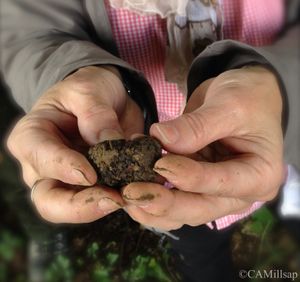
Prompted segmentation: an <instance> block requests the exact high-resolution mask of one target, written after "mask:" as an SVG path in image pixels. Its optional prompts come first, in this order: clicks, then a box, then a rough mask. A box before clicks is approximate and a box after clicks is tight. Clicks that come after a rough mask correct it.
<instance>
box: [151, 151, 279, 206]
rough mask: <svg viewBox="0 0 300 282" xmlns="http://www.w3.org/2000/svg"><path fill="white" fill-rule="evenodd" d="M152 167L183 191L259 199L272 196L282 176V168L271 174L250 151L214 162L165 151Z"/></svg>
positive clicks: (268, 167) (265, 165)
mask: <svg viewBox="0 0 300 282" xmlns="http://www.w3.org/2000/svg"><path fill="white" fill-rule="evenodd" d="M154 170H155V171H156V172H157V173H159V174H160V175H162V176H163V177H165V178H166V179H167V180H168V181H169V182H171V183H172V184H173V185H174V186H176V187H177V188H178V189H180V190H183V191H189V192H196V193H204V194H207V195H214V196H222V197H238V198H243V199H248V200H261V201H262V200H270V198H273V197H274V191H275V192H276V191H278V188H279V187H277V186H278V185H279V184H278V183H281V182H282V179H283V170H282V173H281V172H280V171H278V172H277V173H276V175H275V174H274V172H273V169H272V168H270V166H268V165H267V164H266V163H264V161H263V160H262V159H261V158H258V157H254V156H251V155H250V154H248V155H244V156H240V157H239V158H235V159H231V160H228V161H223V162H217V163H209V162H198V161H194V160H192V159H190V158H186V157H183V156H178V155H171V154H169V155H166V156H165V157H163V158H161V159H159V160H158V161H157V162H156V163H155V166H154ZM277 178H278V179H279V178H281V179H280V180H278V179H277Z"/></svg>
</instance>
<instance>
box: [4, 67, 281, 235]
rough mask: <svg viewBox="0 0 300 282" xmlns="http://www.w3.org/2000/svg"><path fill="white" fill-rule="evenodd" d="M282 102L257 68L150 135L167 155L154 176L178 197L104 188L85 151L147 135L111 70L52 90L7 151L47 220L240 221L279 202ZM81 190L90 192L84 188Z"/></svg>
mask: <svg viewBox="0 0 300 282" xmlns="http://www.w3.org/2000/svg"><path fill="white" fill-rule="evenodd" d="M281 112H282V101H281V95H280V90H279V87H278V84H277V81H276V78H275V77H274V75H273V74H272V73H271V72H270V71H268V70H267V69H265V68H263V67H259V66H252V67H246V68H242V69H236V70H230V71H227V72H224V73H222V74H221V75H219V76H217V77H216V78H212V79H209V80H207V81H205V82H203V83H202V84H201V85H200V86H199V87H198V88H197V89H196V90H195V91H194V93H193V94H192V96H191V98H190V100H189V101H188V104H187V106H186V108H185V111H184V114H183V115H181V116H180V117H178V118H176V119H174V120H171V121H167V122H163V123H157V124H153V125H152V126H151V128H150V134H151V135H152V136H154V137H156V138H157V139H158V140H159V141H160V142H161V143H162V145H163V147H164V148H165V149H166V150H167V151H169V152H170V154H167V155H166V156H164V157H163V158H161V159H160V160H158V161H157V162H156V164H155V168H154V169H155V171H156V172H157V173H159V174H161V175H162V176H163V177H165V178H166V179H167V180H168V181H169V182H170V183H172V184H173V185H174V186H175V187H176V188H177V189H166V188H165V187H164V186H162V185H159V184H154V183H131V184H129V185H127V186H126V187H124V188H123V189H122V192H121V193H119V192H117V191H116V190H114V189H110V188H107V187H102V186H99V185H97V184H95V183H96V178H97V176H96V173H95V171H94V169H93V168H92V166H91V165H90V164H89V162H88V161H87V160H86V158H85V157H84V154H83V152H85V151H86V148H87V146H88V145H93V144H96V143H98V142H100V141H103V140H106V139H115V138H121V137H125V138H130V137H131V136H132V135H133V134H135V133H142V132H143V124H144V120H143V115H142V113H141V111H140V109H139V107H138V106H137V105H136V104H135V102H134V101H132V99H131V98H130V97H129V96H128V95H127V93H126V91H125V89H124V87H123V85H122V82H121V80H120V76H119V73H118V71H117V70H116V69H114V68H113V67H85V68H82V69H80V70H78V71H77V72H75V73H74V74H72V75H70V76H69V77H68V78H66V79H65V80H64V81H62V82H59V83H57V84H56V85H55V86H53V87H52V88H51V89H49V90H48V91H47V92H46V93H45V94H44V95H42V97H40V99H39V100H38V101H37V102H36V104H35V105H34V106H33V108H32V110H31V111H30V112H29V113H28V114H27V115H25V116H24V117H23V118H22V119H21V120H20V121H19V122H18V123H17V125H16V126H15V127H14V129H13V130H12V132H11V134H10V136H9V139H8V148H9V150H10V151H11V152H12V154H13V155H14V156H15V157H16V158H17V159H18V160H19V162H20V163H21V166H22V171H23V177H24V180H25V182H26V184H27V185H28V186H29V187H32V186H33V185H34V183H35V182H36V181H37V180H39V179H43V180H42V181H40V182H39V183H38V187H37V189H35V192H34V194H33V201H34V204H35V206H36V208H37V210H38V211H39V213H40V214H41V216H42V217H43V218H44V219H46V220H48V221H51V222H55V223H61V222H69V223H84V222H90V221H94V220H96V219H99V218H101V217H103V216H105V215H107V214H109V213H111V212H113V211H115V210H117V209H120V208H124V210H126V212H127V213H128V214H129V215H130V216H131V217H132V218H133V219H134V220H136V221H138V222H140V223H142V224H145V225H148V226H152V227H156V228H160V229H163V230H172V229H177V228H180V227H181V226H182V225H183V224H188V225H191V226H196V225H200V224H204V223H207V222H210V221H213V220H215V219H217V218H220V217H222V216H225V215H228V214H233V213H239V212H241V211H244V210H245V209H247V208H249V207H250V206H251V205H252V204H253V202H255V201H268V200H271V199H273V198H274V197H275V196H276V194H277V192H278V189H279V186H280V185H281V183H282V181H283V177H284V169H283V159H282V154H283V152H282V151H283V140H282V139H283V138H282V129H281ZM82 186H88V187H86V188H85V189H82Z"/></svg>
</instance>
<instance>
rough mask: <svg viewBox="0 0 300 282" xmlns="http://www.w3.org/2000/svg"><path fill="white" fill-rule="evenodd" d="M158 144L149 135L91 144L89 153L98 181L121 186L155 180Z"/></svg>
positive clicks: (159, 150)
mask: <svg viewBox="0 0 300 282" xmlns="http://www.w3.org/2000/svg"><path fill="white" fill-rule="evenodd" d="M161 150H162V148H161V145H160V144H159V142H158V141H157V140H155V139H154V138H152V137H150V136H143V137H139V138H136V139H134V140H129V141H126V140H124V139H120V140H107V141H104V142H101V143H98V144H97V145H95V146H92V147H90V149H89V152H88V156H89V160H90V161H91V163H92V165H93V166H94V168H95V169H96V172H97V174H98V182H99V183H101V184H104V185H107V186H111V187H121V186H124V185H126V184H128V183H131V182H141V181H142V182H155V179H156V177H157V174H156V173H155V172H154V171H153V166H154V164H155V162H156V161H157V160H158V159H159V158H160V157H161Z"/></svg>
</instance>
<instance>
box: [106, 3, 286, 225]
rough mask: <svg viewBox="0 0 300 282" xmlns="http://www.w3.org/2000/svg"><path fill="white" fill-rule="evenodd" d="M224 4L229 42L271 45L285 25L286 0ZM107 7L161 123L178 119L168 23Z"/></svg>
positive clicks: (226, 221) (179, 97)
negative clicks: (169, 69)
mask: <svg viewBox="0 0 300 282" xmlns="http://www.w3.org/2000/svg"><path fill="white" fill-rule="evenodd" d="M222 3H223V4H222V5H223V13H224V29H223V32H224V38H225V39H235V40H238V41H241V42H245V43H248V44H250V45H255V46H261V45H266V44H270V43H271V42H272V41H273V40H274V38H275V37H276V34H277V33H278V31H279V30H280V28H281V26H282V24H283V20H284V1H282V0H264V1H261V0H243V1H241V0H223V1H222ZM106 7H107V12H108V16H109V19H110V22H111V25H112V32H113V35H114V38H115V40H116V43H117V46H118V49H119V53H120V56H121V58H122V59H123V60H125V61H127V62H128V63H130V64H131V65H132V66H134V67H135V68H136V69H138V70H140V71H142V72H143V73H144V75H145V77H146V78H147V79H148V81H149V82H150V84H151V86H152V88H153V90H154V93H155V98H156V102H157V109H158V115H159V120H160V121H166V120H170V119H174V118H176V117H177V116H178V115H179V114H180V113H181V109H182V105H183V103H184V99H185V97H184V95H183V94H182V93H180V92H179V90H178V89H177V85H176V84H174V83H169V82H167V81H165V77H164V61H165V49H166V42H167V30H166V21H165V20H164V19H161V18H160V17H159V16H158V15H146V16H144V15H143V16H142V15H138V14H136V13H134V12H132V11H129V10H126V9H114V8H112V7H110V5H109V1H108V0H106ZM261 205H262V203H259V202H256V203H254V204H253V205H252V207H251V208H250V209H248V210H247V211H245V212H243V213H240V214H232V215H227V216H224V217H222V218H219V219H217V220H216V225H217V228H218V229H222V228H225V227H227V226H229V225H230V224H232V223H233V222H236V221H237V220H239V219H241V218H244V217H246V216H247V215H249V214H251V213H252V212H253V211H255V210H256V209H257V208H259V207H260V206H261Z"/></svg>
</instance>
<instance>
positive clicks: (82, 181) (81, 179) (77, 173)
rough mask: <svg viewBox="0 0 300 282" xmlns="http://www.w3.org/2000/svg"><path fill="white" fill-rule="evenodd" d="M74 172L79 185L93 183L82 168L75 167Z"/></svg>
mask: <svg viewBox="0 0 300 282" xmlns="http://www.w3.org/2000/svg"><path fill="white" fill-rule="evenodd" d="M72 174H73V176H74V177H75V179H76V181H77V182H78V184H79V185H92V183H91V182H90V181H89V180H88V179H87V178H86V176H85V174H84V173H83V172H82V171H81V170H80V169H78V168H73V170H72Z"/></svg>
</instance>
